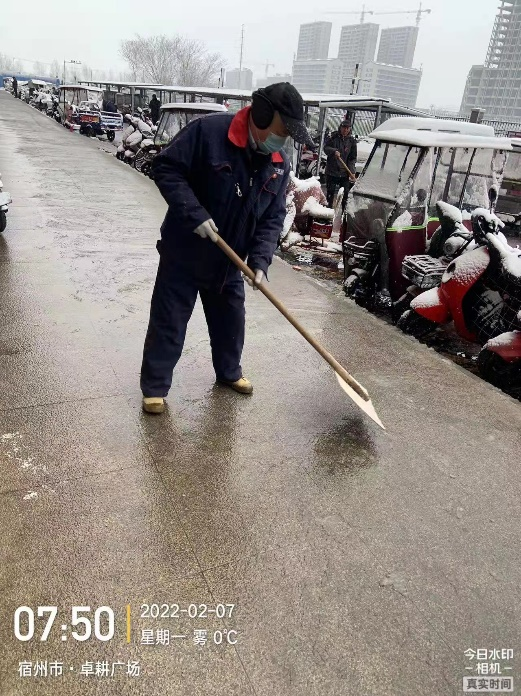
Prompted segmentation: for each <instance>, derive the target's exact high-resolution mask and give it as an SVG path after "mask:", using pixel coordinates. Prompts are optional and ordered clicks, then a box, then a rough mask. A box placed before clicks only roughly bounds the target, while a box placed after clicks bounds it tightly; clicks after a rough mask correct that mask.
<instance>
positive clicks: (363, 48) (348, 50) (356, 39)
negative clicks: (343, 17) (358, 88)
mask: <svg viewBox="0 0 521 696" xmlns="http://www.w3.org/2000/svg"><path fill="white" fill-rule="evenodd" d="M379 29H380V27H379V25H378V24H372V23H371V22H366V23H364V24H351V25H348V26H345V27H342V32H341V34H340V45H339V47H338V57H339V59H340V60H342V61H343V62H344V63H345V66H346V69H347V70H348V71H350V72H351V73H352V72H353V71H354V68H355V65H356V64H357V63H359V64H360V65H361V66H362V65H364V64H365V63H370V62H371V61H373V60H374V54H375V52H376V44H377V43H378V31H379Z"/></svg>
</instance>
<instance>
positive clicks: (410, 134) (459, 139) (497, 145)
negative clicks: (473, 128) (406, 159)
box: [371, 128, 512, 151]
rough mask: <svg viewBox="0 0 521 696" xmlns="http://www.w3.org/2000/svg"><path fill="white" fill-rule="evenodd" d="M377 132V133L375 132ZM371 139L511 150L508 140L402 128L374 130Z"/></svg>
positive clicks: (439, 145) (418, 144)
mask: <svg viewBox="0 0 521 696" xmlns="http://www.w3.org/2000/svg"><path fill="white" fill-rule="evenodd" d="M377 131H378V132H377ZM371 137H373V138H376V139H377V140H382V141H383V142H389V143H400V144H403V145H413V146H416V147H467V148H483V149H488V150H509V151H510V150H512V145H511V143H510V138H495V137H483V136H481V135H466V134H464V133H440V132H433V131H424V130H414V129H412V128H403V129H398V130H388V131H386V130H383V131H379V130H378V129H376V130H374V131H373V132H372V133H371Z"/></svg>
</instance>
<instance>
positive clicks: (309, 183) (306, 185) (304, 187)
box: [290, 172, 320, 191]
mask: <svg viewBox="0 0 521 696" xmlns="http://www.w3.org/2000/svg"><path fill="white" fill-rule="evenodd" d="M290 177H291V181H292V183H293V185H294V187H295V189H296V190H297V191H309V189H312V188H315V187H316V186H317V185H318V186H320V181H319V180H318V179H317V177H316V176H312V177H310V178H309V179H298V178H297V177H296V176H295V174H294V172H291V173H290Z"/></svg>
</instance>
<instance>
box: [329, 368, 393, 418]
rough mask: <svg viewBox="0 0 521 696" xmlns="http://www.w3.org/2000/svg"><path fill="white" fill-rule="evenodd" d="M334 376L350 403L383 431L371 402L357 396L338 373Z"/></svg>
mask: <svg viewBox="0 0 521 696" xmlns="http://www.w3.org/2000/svg"><path fill="white" fill-rule="evenodd" d="M335 375H336V378H337V380H338V383H339V384H340V386H341V387H342V389H343V390H344V391H345V393H346V394H347V395H348V397H349V398H350V399H351V400H352V401H354V402H355V404H356V405H357V406H358V407H359V408H361V409H362V411H363V412H364V413H366V414H367V415H368V416H369V418H371V419H372V420H374V422H375V423H376V424H377V425H379V426H380V428H382V429H383V430H385V426H384V424H383V423H382V421H381V420H380V419H379V418H378V414H377V413H376V411H375V408H374V406H373V404H372V402H371V400H369V401H365V400H364V399H362V397H361V396H359V395H358V394H357V393H356V392H355V390H354V389H353V387H350V386H349V384H348V383H347V382H346V381H345V380H344V379H342V377H340V375H339V374H338V372H335Z"/></svg>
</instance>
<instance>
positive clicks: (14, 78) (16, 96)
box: [13, 75, 18, 99]
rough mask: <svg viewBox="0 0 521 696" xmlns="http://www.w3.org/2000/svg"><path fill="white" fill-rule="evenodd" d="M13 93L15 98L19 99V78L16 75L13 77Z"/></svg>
mask: <svg viewBox="0 0 521 696" xmlns="http://www.w3.org/2000/svg"><path fill="white" fill-rule="evenodd" d="M13 94H14V96H15V99H18V80H17V79H16V75H15V76H14V77H13Z"/></svg>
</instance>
